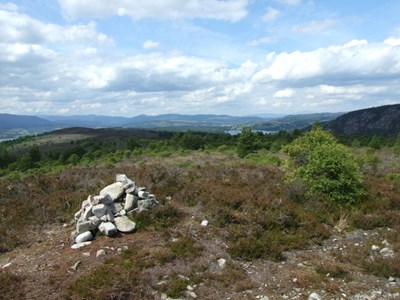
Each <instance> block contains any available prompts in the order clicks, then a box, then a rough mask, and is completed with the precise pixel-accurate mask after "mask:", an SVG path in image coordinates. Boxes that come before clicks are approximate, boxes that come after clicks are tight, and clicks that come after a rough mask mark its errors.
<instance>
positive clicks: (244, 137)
mask: <svg viewBox="0 0 400 300" xmlns="http://www.w3.org/2000/svg"><path fill="white" fill-rule="evenodd" d="M259 144H260V138H259V136H258V135H257V134H256V133H254V132H252V131H251V127H243V129H242V132H241V134H240V136H239V139H238V142H237V154H238V155H239V157H241V158H243V157H245V156H246V155H248V154H250V153H254V152H256V151H257V150H258V149H259V148H260V146H259Z"/></svg>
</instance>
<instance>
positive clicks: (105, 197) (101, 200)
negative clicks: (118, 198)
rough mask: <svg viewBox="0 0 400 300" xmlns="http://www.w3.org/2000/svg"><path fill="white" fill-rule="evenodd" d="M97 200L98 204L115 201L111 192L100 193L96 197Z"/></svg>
mask: <svg viewBox="0 0 400 300" xmlns="http://www.w3.org/2000/svg"><path fill="white" fill-rule="evenodd" d="M94 198H95V199H96V201H97V204H105V205H107V204H111V203H113V202H114V200H113V198H111V196H110V195H109V194H105V195H99V196H95V197H94Z"/></svg>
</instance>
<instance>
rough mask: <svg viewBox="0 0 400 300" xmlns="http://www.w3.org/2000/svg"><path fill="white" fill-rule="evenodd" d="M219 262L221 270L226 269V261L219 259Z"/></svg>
mask: <svg viewBox="0 0 400 300" xmlns="http://www.w3.org/2000/svg"><path fill="white" fill-rule="evenodd" d="M217 261H218V266H219V267H220V268H221V269H223V268H225V265H226V259H224V258H220V259H218V260H217Z"/></svg>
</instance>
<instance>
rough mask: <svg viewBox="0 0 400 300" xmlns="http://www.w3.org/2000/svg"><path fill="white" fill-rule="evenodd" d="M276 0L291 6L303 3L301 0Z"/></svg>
mask: <svg viewBox="0 0 400 300" xmlns="http://www.w3.org/2000/svg"><path fill="white" fill-rule="evenodd" d="M275 1H277V2H280V3H283V4H287V5H291V6H296V5H299V4H300V3H301V0H275Z"/></svg>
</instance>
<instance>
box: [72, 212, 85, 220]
mask: <svg viewBox="0 0 400 300" xmlns="http://www.w3.org/2000/svg"><path fill="white" fill-rule="evenodd" d="M82 211H83V209H80V210H79V211H78V212H77V213H76V214H75V215H74V220H75V221H78V220H79V218H80V217H81V215H82Z"/></svg>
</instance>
